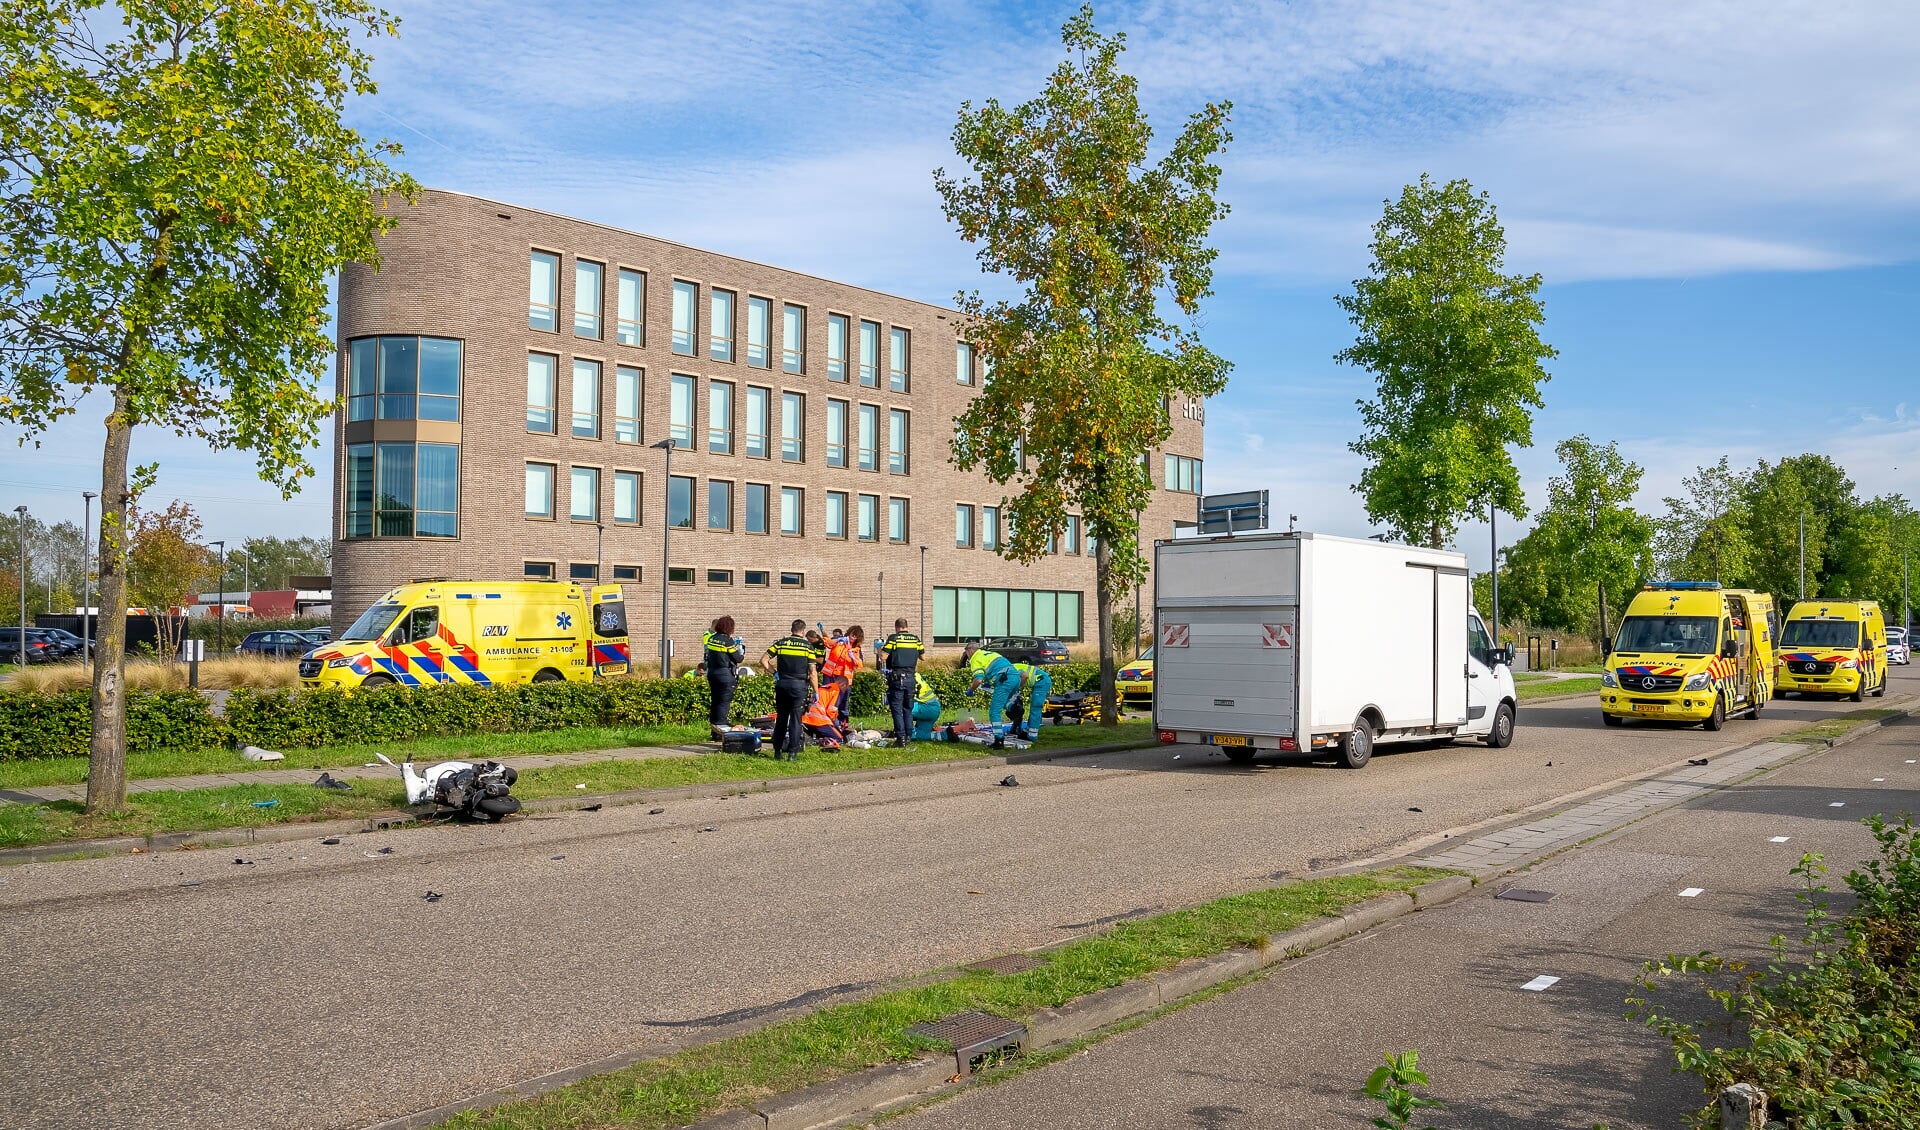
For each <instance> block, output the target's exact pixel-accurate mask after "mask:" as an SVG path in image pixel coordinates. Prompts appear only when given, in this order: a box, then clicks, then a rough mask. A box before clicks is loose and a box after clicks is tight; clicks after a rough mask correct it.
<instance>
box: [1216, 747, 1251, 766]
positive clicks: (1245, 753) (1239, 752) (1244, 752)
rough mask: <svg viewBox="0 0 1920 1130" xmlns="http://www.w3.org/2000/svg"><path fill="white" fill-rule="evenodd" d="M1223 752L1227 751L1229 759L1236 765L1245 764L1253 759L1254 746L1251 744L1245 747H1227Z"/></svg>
mask: <svg viewBox="0 0 1920 1130" xmlns="http://www.w3.org/2000/svg"><path fill="white" fill-rule="evenodd" d="M1221 752H1222V753H1225V754H1226V755H1227V760H1228V761H1231V762H1233V763H1234V764H1235V765H1245V764H1246V763H1247V762H1249V761H1252V760H1253V747H1251V746H1248V747H1247V748H1245V749H1226V750H1222V751H1221Z"/></svg>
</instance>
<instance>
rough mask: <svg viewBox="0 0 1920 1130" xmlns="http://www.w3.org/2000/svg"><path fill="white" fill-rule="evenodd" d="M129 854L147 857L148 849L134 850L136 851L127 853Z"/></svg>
mask: <svg viewBox="0 0 1920 1130" xmlns="http://www.w3.org/2000/svg"><path fill="white" fill-rule="evenodd" d="M127 854H128V855H145V854H147V849H146V848H134V849H132V850H131V851H129V852H127Z"/></svg>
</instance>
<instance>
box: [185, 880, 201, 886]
mask: <svg viewBox="0 0 1920 1130" xmlns="http://www.w3.org/2000/svg"><path fill="white" fill-rule="evenodd" d="M180 885H181V886H183V887H197V886H199V885H200V880H198V879H192V880H189V881H188V882H185V883H182V884H180Z"/></svg>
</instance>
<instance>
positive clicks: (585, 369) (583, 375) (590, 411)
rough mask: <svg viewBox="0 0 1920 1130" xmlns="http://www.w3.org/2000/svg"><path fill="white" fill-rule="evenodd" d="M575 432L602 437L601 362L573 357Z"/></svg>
mask: <svg viewBox="0 0 1920 1130" xmlns="http://www.w3.org/2000/svg"><path fill="white" fill-rule="evenodd" d="M573 434H574V437H575V438H576V439H599V438H600V362H598V361H583V360H581V359H580V358H578V357H575V358H574V359H573Z"/></svg>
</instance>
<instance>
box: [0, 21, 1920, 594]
mask: <svg viewBox="0 0 1920 1130" xmlns="http://www.w3.org/2000/svg"><path fill="white" fill-rule="evenodd" d="M390 4H391V7H392V8H393V10H394V11H395V13H396V14H397V15H399V16H400V18H401V20H402V29H401V39H400V40H399V41H397V42H386V43H383V44H380V45H378V47H377V49H378V51H379V63H378V66H377V74H378V77H379V79H380V83H381V90H380V93H379V94H378V95H377V96H376V97H374V98H372V99H366V100H362V101H361V102H359V103H356V104H355V105H354V107H353V110H352V117H353V121H354V122H355V123H356V124H357V125H359V126H360V127H361V128H362V129H363V130H365V131H366V132H368V133H369V134H375V135H386V136H390V137H392V138H394V139H396V140H398V141H401V142H402V143H404V144H405V146H406V147H407V153H406V155H405V156H404V157H403V158H402V159H401V161H402V163H403V165H404V166H405V167H406V168H407V169H408V170H409V171H411V172H412V173H413V174H414V175H415V176H416V177H418V178H419V179H420V180H421V181H422V182H423V183H426V184H429V185H434V186H438V187H446V188H453V189H459V190H463V191H467V192H473V193H478V194H482V195H488V196H493V197H497V198H500V199H503V200H507V201H510V202H514V203H519V204H524V205H530V206H536V207H540V208H543V209H547V210H551V211H556V212H561V213H567V214H572V215H578V216H581V217H583V218H586V219H590V220H594V221H598V222H603V223H609V224H614V225H618V226H622V227H629V228H636V229H639V230H642V231H647V232H651V233H654V234H658V235H661V236H665V237H669V238H672V239H676V240H679V241H682V242H686V243H691V244H695V245H698V246H704V247H711V248H714V249H716V250H720V251H725V252H728V253H731V254H736V255H741V256H745V257H748V258H753V259H759V260H763V261H767V262H771V263H775V264H779V265H781V266H786V267H791V268H795V269H799V270H805V271H810V272H813V273H817V274H821V275H826V276H829V277H833V278H838V279H843V280H846V281H849V282H855V283H860V284H864V285H868V286H873V287H878V288H881V289H885V290H892V291H896V292H899V293H902V294H907V295H910V296H913V297H916V298H922V299H927V300H932V301H945V300H949V299H950V298H951V297H952V295H953V293H954V292H955V291H956V290H959V289H961V288H963V287H974V286H982V287H984V288H986V289H989V290H992V289H993V286H994V284H993V283H992V282H991V280H982V279H981V277H980V276H979V274H978V272H977V269H976V268H975V266H974V264H973V260H972V256H971V252H970V250H969V249H968V248H967V247H966V246H965V245H963V244H961V243H960V242H959V241H958V239H957V237H955V236H954V235H953V233H952V231H951V230H950V228H949V227H948V225H947V224H946V223H945V222H944V220H943V219H942V217H941V215H940V210H939V201H938V198H937V196H936V194H935V193H934V191H933V186H932V178H931V170H932V169H933V168H934V167H936V166H939V165H943V164H944V165H948V166H952V165H954V161H953V158H952V155H951V151H950V149H949V147H948V144H947V136H948V133H949V131H950V130H951V128H952V125H953V120H954V113H955V109H956V107H957V106H958V104H959V103H960V102H961V101H962V100H964V99H973V100H975V101H979V100H984V99H985V98H988V97H999V98H1001V99H1002V100H1003V101H1017V100H1021V99H1024V98H1026V97H1027V96H1029V95H1030V94H1032V93H1033V92H1035V91H1036V90H1037V89H1038V88H1039V85H1040V82H1041V80H1042V79H1043V77H1044V75H1045V74H1046V73H1047V71H1048V70H1049V69H1050V68H1051V66H1052V65H1053V64H1054V62H1055V61H1056V59H1057V55H1058V50H1059V48H1058V42H1057V30H1058V27H1059V24H1060V23H1061V22H1062V21H1063V20H1064V19H1065V18H1066V17H1067V16H1068V15H1069V14H1071V11H1072V10H1073V7H1074V5H1072V4H1067V3H1046V4H998V5H996V4H979V3H958V2H945V0H928V2H921V3H887V2H869V0H834V2H832V3H823V2H817V0H791V2H789V3H785V4H779V5H768V4H764V3H747V2H745V0H708V2H704V3H701V4H697V5H694V4H679V3H656V4H651V5H633V4H613V3H608V4H588V3H570V4H566V5H553V6H551V7H547V6H539V5H529V4H524V3H510V2H507V0H431V2H426V0H390ZM1099 12H1100V19H1101V23H1102V25H1103V26H1104V27H1107V28H1115V29H1121V30H1125V31H1126V32H1127V33H1128V36H1129V47H1130V50H1129V52H1128V55H1127V66H1128V67H1129V69H1130V70H1132V71H1133V72H1134V73H1135V74H1137V75H1138V76H1139V77H1140V80H1141V84H1142V94H1143V98H1144V101H1145V103H1146V106H1147V108H1148V110H1149V112H1150V114H1152V115H1153V116H1154V119H1155V121H1156V123H1157V124H1158V125H1159V127H1160V132H1161V135H1162V136H1163V137H1169V136H1171V135H1172V133H1173V132H1175V131H1176V130H1177V128H1178V125H1179V122H1180V121H1181V120H1182V118H1184V115H1185V114H1186V113H1187V112H1188V111H1189V110H1190V109H1191V108H1193V107H1194V106H1196V105H1198V104H1199V103H1200V102H1202V101H1205V100H1208V99H1219V98H1231V99H1232V100H1233V101H1234V104H1235V112H1234V119H1235V120H1234V131H1235V135H1236V136H1235V141H1234V143H1233V145H1232V146H1231V148H1230V149H1229V152H1228V153H1227V155H1226V158H1225V161H1224V164H1225V167H1226V176H1225V180H1224V183H1223V185H1222V189H1221V192H1222V196H1223V198H1224V199H1226V200H1227V201H1228V202H1229V203H1230V204H1231V205H1232V207H1233V213H1232V215H1231V217H1229V219H1228V220H1227V221H1225V222H1224V223H1223V224H1222V225H1221V226H1220V227H1219V228H1218V229H1217V237H1216V242H1217V244H1218V246H1219V247H1220V249H1221V258H1220V264H1219V273H1218V277H1217V280H1216V283H1217V295H1216V297H1215V298H1214V299H1212V300H1211V302H1210V303H1209V304H1208V305H1207V307H1206V310H1205V313H1204V329H1205V333H1206V334H1207V336H1208V338H1209V340H1210V341H1211V343H1212V344H1213V346H1214V347H1215V348H1216V349H1217V350H1218V351H1219V352H1221V353H1222V354H1224V355H1225V356H1227V357H1228V358H1230V359H1231V360H1233V361H1234V362H1235V365H1236V368H1235V372H1234V376H1233V383H1232V385H1231V387H1230V388H1229V389H1228V391H1227V392H1226V393H1225V394H1224V395H1223V396H1221V397H1220V398H1218V399H1217V400H1216V401H1214V402H1213V403H1212V404H1211V405H1210V408H1209V417H1208V419H1209V427H1208V436H1207V463H1208V468H1207V470H1208V484H1209V486H1210V488H1212V489H1216V490H1221V489H1238V488H1242V487H1267V488H1269V489H1271V490H1272V491H1273V492H1274V501H1275V505H1276V508H1277V509H1278V510H1280V511H1281V512H1282V513H1285V512H1289V511H1291V512H1295V513H1298V514H1300V515H1301V524H1302V526H1304V527H1307V528H1313V529H1321V530H1327V531H1330V532H1336V533H1364V532H1366V531H1367V529H1368V527H1367V525H1366V521H1365V515H1364V513H1363V510H1362V508H1361V506H1360V502H1359V499H1358V497H1357V496H1355V495H1353V494H1352V493H1351V492H1350V491H1349V490H1348V484H1350V483H1351V482H1353V481H1354V479H1355V478H1356V477H1357V475H1358V472H1359V465H1358V462H1357V461H1356V460H1355V459H1354V457H1353V456H1351V455H1350V454H1348V453H1347V451H1346V449H1345V445H1346V443H1347V441H1348V440H1350V439H1351V438H1352V437H1353V435H1354V433H1355V430H1356V428H1357V416H1356V413H1355V411H1354V407H1353V402H1354V400H1355V399H1356V398H1357V397H1360V396H1364V395H1366V394H1367V392H1368V390H1369V388H1370V385H1369V383H1368V381H1367V379H1366V377H1365V376H1364V374H1360V373H1356V372H1353V371H1351V370H1346V369H1342V368H1341V367H1339V366H1337V365H1335V364H1334V363H1333V361H1332V359H1331V358H1332V354H1333V353H1334V352H1335V351H1336V350H1338V349H1339V348H1341V347H1342V346H1343V345H1344V344H1346V342H1347V341H1348V340H1349V338H1350V327H1348V326H1347V325H1346V323H1345V321H1344V319H1343V317H1342V315H1341V314H1340V312H1339V310H1338V308H1337V307H1336V306H1335V305H1334V303H1333V295H1334V294H1335V293H1336V292H1338V291H1339V290H1341V289H1343V288H1344V287H1345V286H1346V285H1347V284H1348V282H1349V281H1350V280H1351V279H1352V278H1353V277H1355V276H1356V275H1357V274H1359V273H1361V272H1362V271H1363V270H1364V267H1365V262H1366V242H1367V238H1368V233H1369V227H1370V225H1371V224H1372V222H1373V221H1374V220H1375V219H1376V218H1377V217H1378V215H1379V211H1380V207H1381V202H1382V200H1383V199H1384V198H1385V197H1387V196H1389V195H1391V194H1393V193H1395V192H1397V191H1398V189H1399V187H1400V186H1401V185H1402V184H1404V183H1406V182H1407V181H1409V180H1412V179H1415V178H1417V177H1418V176H1419V174H1420V173H1421V172H1423V171H1425V172H1431V173H1432V174H1433V175H1435V176H1436V177H1440V178H1449V177H1456V176H1463V177H1466V178H1468V179H1470V180H1471V181H1473V182H1474V184H1475V185H1476V186H1478V187H1481V188H1485V189H1486V190H1488V191H1489V192H1490V193H1491V194H1492V195H1493V198H1494V201H1495V202H1496V204H1497V205H1498V206H1499V208H1500V211H1501V216H1502V219H1503V220H1504V221H1505V223H1506V226H1507V229H1508V233H1509V238H1510V249H1509V266H1510V268H1512V269H1516V270H1525V271H1539V272H1540V273H1541V274H1542V275H1544V276H1545V279H1546V282H1547V285H1546V288H1545V291H1544V297H1545V301H1546V307H1547V324H1546V327H1545V334H1546V337H1547V338H1548V340H1549V341H1551V342H1552V343H1553V344H1554V345H1556V346H1557V347H1558V348H1559V350H1560V358H1559V359H1558V360H1557V361H1556V362H1554V363H1553V364H1552V365H1551V370H1552V372H1553V374H1554V379H1553V380H1552V382H1551V383H1550V384H1549V385H1548V386H1547V388H1546V401H1547V406H1546V409H1545V411H1544V412H1542V413H1541V414H1540V416H1539V419H1538V420H1537V422H1536V426H1535V439H1536V444H1535V446H1534V447H1533V448H1532V449H1530V450H1527V451H1523V452H1520V453H1518V455H1517V458H1518V460H1519V463H1520V465H1521V468H1522V471H1523V475H1524V477H1525V479H1526V481H1527V484H1528V487H1529V491H1530V493H1531V494H1532V495H1533V496H1534V497H1535V498H1536V499H1537V498H1541V497H1544V492H1545V487H1546V480H1547V478H1548V476H1549V475H1551V474H1552V473H1553V469H1554V461H1553V456H1552V447H1553V444H1554V442H1555V441H1557V440H1559V439H1561V438H1563V437H1565V436H1567V435H1571V434H1574V433H1577V432H1585V433H1587V434H1589V435H1592V436H1594V437H1595V438H1596V439H1600V440H1607V439H1617V440H1619V441H1620V442H1621V444H1622V446H1623V447H1624V448H1625V449H1626V450H1627V451H1628V453H1629V454H1630V455H1631V456H1632V457H1634V458H1635V459H1637V460H1638V461H1640V462H1641V463H1642V464H1644V465H1645V466H1646V467H1647V472H1648V474H1647V488H1646V491H1645V493H1644V495H1643V502H1644V503H1645V504H1646V505H1647V506H1648V507H1649V508H1657V507H1658V503H1659V499H1660V497H1661V496H1662V495H1663V494H1666V493H1671V492H1673V491H1674V490H1675V489H1677V485H1678V482H1679V479H1680V476H1681V475H1683V474H1685V473H1687V472H1688V471H1690V470H1691V469H1692V467H1693V466H1694V465H1695V464H1697V463H1702V462H1711V461H1712V460H1714V459H1716V458H1718V456H1719V455H1721V454H1723V453H1724V454H1727V455H1730V456H1731V457H1732V458H1733V459H1734V460H1735V461H1736V463H1741V464H1750V463H1751V462H1752V461H1753V460H1754V459H1757V458H1762V457H1765V458H1777V457H1779V456H1781V455H1788V454H1796V453H1799V452H1801V451H1820V452H1826V453H1828V454H1831V455H1833V456H1834V457H1835V458H1837V459H1839V460H1840V461H1841V462H1842V463H1843V465H1845V466H1846V467H1847V468H1848V470H1849V471H1850V472H1852V474H1853V476H1854V478H1855V480H1856V481H1857V482H1858V483H1860V485H1861V486H1862V488H1863V489H1864V490H1867V491H1869V492H1872V493H1879V492H1885V491H1894V490H1898V491H1901V492H1904V493H1906V494H1907V495H1908V496H1909V497H1912V496H1920V450H1917V449H1920V346H1916V344H1915V327H1916V326H1920V316H1916V309H1917V308H1920V6H1915V5H1897V4H1864V3H1862V4H1832V3H1823V4H1815V3H1806V4H1795V3H1770V4H1768V5H1764V6H1754V5H1750V4H1739V3H1720V4H1714V3H1698V4H1689V5H1681V6H1674V5H1668V4H1659V3H1606V2H1591V3H1587V4H1583V5H1579V6H1577V7H1576V6H1570V5H1540V4H1531V3H1511V4H1502V3H1464V2H1458V3H1449V2H1444V0H1441V2H1431V0H1430V2H1425V3H1418V4H1414V3H1406V4H1392V3H1334V2H1326V3H1320V2H1311V0H1296V2H1294V3H1286V4H1282V3H1275V2H1262V3H1248V4H1230V3H1212V2H1200V0H1191V2H1189V0H1150V2H1143V3H1108V4H1103V5H1101V6H1100V8H1099ZM425 328H429V327H423V329H425ZM99 415H100V413H99V412H98V411H96V410H93V407H92V406H91V405H88V406H86V408H85V409H83V411H82V413H81V414H80V416H79V417H78V418H76V419H74V420H72V421H69V422H65V423H63V424H62V425H61V426H60V427H59V428H58V429H56V431H55V432H54V433H52V435H51V436H50V438H49V440H48V442H47V443H46V445H45V446H44V447H43V448H42V449H41V450H40V451H38V452H31V453H22V454H21V455H19V456H17V457H15V456H10V457H9V458H8V460H7V463H6V465H5V466H4V467H0V488H4V489H0V497H4V498H6V499H8V500H9V501H7V503H6V505H7V506H8V507H11V506H13V505H17V504H18V503H20V502H25V503H27V504H28V505H30V506H32V507H33V508H34V509H35V512H36V513H38V514H41V515H42V516H44V517H48V518H51V519H54V520H58V519H59V518H62V517H73V518H77V517H78V509H79V506H78V503H79V500H78V496H77V492H78V490H79V489H81V487H80V486H78V485H76V484H79V483H82V482H88V481H97V478H94V477H93V476H97V467H98V450H99ZM7 438H13V437H7ZM135 458H136V459H158V460H160V461H161V463H162V474H161V481H160V486H159V487H158V488H157V493H159V494H160V495H162V496H180V497H185V498H188V499H190V500H192V501H194V502H195V503H196V504H198V505H199V506H200V508H201V509H202V511H203V513H204V514H205V515H206V516H207V518H208V523H207V524H208V536H209V537H226V538H228V539H238V538H241V537H244V536H246V535H248V534H251V533H276V534H284V535H294V534H303V533H310V534H322V533H324V531H325V530H326V528H327V509H328V494H327V488H326V482H325V478H324V476H323V478H322V481H321V483H320V484H319V485H318V486H317V487H315V488H313V489H312V490H310V491H309V492H308V493H307V494H305V495H303V496H301V497H299V498H297V499H295V500H293V501H292V502H290V503H280V502H279V500H278V498H277V496H276V495H275V494H274V492H273V491H272V490H270V489H269V488H267V487H265V486H264V485H262V484H258V483H257V482H255V481H254V480H253V477H252V464H251V461H250V459H249V458H248V457H246V456H244V455H238V454H210V453H208V452H205V451H204V450H195V449H194V448H193V447H192V446H191V445H188V444H186V443H183V442H181V441H178V440H174V439H172V438H171V437H164V436H147V437H144V438H142V439H141V440H140V441H139V442H138V443H137V444H136V449H135ZM1896 468H1897V469H1896ZM68 510H71V511H73V514H72V515H68V514H67V513H66V512H67V511H68ZM1509 529H1511V530H1512V531H1513V532H1516V533H1517V532H1518V527H1517V526H1513V527H1509ZM1503 532H1505V531H1503ZM1503 540H1506V539H1503ZM1485 545H1486V541H1485V537H1484V534H1483V533H1475V532H1473V531H1469V532H1468V533H1467V534H1466V535H1465V536H1464V544H1463V548H1467V549H1469V550H1470V551H1472V552H1473V553H1474V555H1475V556H1476V558H1478V559H1480V560H1484V558H1485V556H1486V550H1485Z"/></svg>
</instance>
